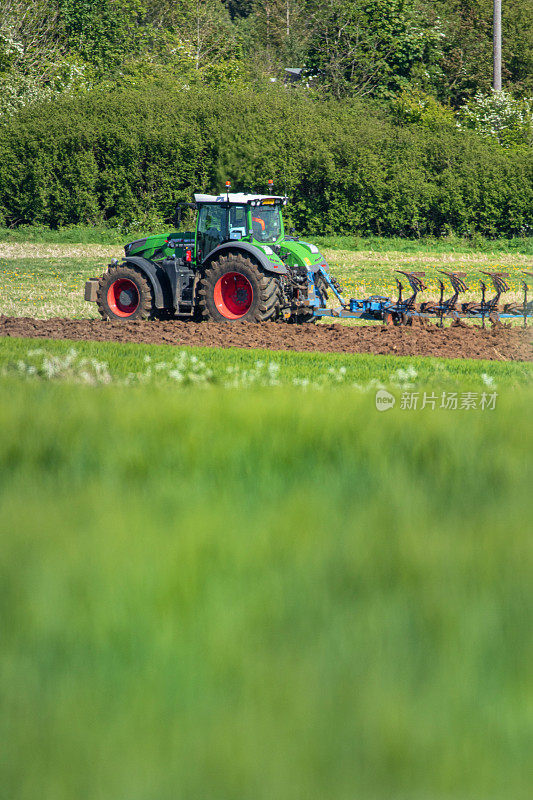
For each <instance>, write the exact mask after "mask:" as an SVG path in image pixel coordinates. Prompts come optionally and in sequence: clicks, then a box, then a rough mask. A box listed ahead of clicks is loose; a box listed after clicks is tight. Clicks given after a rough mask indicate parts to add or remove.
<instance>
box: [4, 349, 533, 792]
mask: <svg viewBox="0 0 533 800" xmlns="http://www.w3.org/2000/svg"><path fill="white" fill-rule="evenodd" d="M12 344H13V343H9V346H11V345H12ZM23 344H24V343H22V344H21V343H20V342H18V343H17V342H15V343H14V347H15V349H14V350H13V351H12V352H11V353H7V355H6V353H5V351H4V357H3V361H2V363H3V365H4V369H3V373H2V378H1V380H0V474H1V476H2V480H1V484H0V514H1V519H2V529H3V534H2V538H1V540H0V608H1V619H2V647H1V648H0V676H1V680H0V706H1V708H2V714H1V715H0V740H1V741H2V750H3V757H2V759H1V761H0V785H1V786H2V794H3V796H5V797H6V798H10V800H35V798H37V797H38V798H40V800H63V799H64V800H71V798H80V799H81V798H87V799H89V798H90V800H93V798H98V800H117V798H127V799H128V800H148V799H151V798H154V800H155V798H157V800H167V799H168V800H180V799H181V798H183V800H190V798H202V800H271V798H280V800H285V799H286V800H304V799H305V800H315V798H316V800H323V799H324V798H328V800H353V798H360V800H378V799H379V800H381V798H383V800H385V798H387V799H388V798H402V799H405V800H422V799H423V800H426V798H427V799H429V798H430V799H431V800H479V798H490V800H507V799H508V798H509V797H512V798H513V800H522V799H523V800H526V798H529V797H530V790H531V785H530V780H529V767H528V764H529V762H530V755H531V736H532V733H533V712H532V709H533V682H532V677H531V661H532V658H533V636H532V628H531V613H532V611H533V607H532V605H533V603H532V594H531V582H532V579H533V563H532V557H533V551H532V548H531V538H530V517H531V509H530V503H529V497H530V490H531V485H532V479H533V475H532V473H531V458H530V453H531V445H532V442H531V438H532V426H531V392H530V390H529V389H527V388H525V387H524V386H523V382H522V388H519V387H517V386H516V385H515V383H514V382H507V383H506V382H505V379H503V381H502V379H501V377H500V376H497V377H498V379H499V380H500V381H502V382H501V392H500V394H499V397H498V403H497V405H496V408H495V409H494V410H492V411H488V410H486V411H481V410H479V409H478V410H463V411H460V410H457V411H451V410H449V411H444V410H439V409H437V410H431V409H425V410H424V411H406V410H403V411H402V410H401V408H400V407H399V405H397V406H396V407H395V408H394V409H392V410H390V411H387V412H385V413H379V412H377V411H376V408H375V404H374V394H373V393H369V392H361V391H360V390H358V389H356V388H353V387H351V386H349V385H348V386H339V387H338V388H337V389H336V390H335V391H331V390H327V391H318V390H316V391H315V390H312V389H307V390H304V389H301V388H296V387H292V388H289V387H287V386H251V387H249V388H243V387H242V386H239V387H238V388H236V389H227V388H222V387H221V386H219V385H213V386H212V387H211V388H209V389H206V387H205V386H195V385H191V384H188V385H186V386H182V387H180V386H177V385H176V382H174V384H171V383H170V382H169V380H167V379H165V380H163V381H162V382H159V383H158V382H157V381H150V382H148V383H147V384H143V383H142V382H141V383H140V384H138V385H130V386H125V385H122V384H120V383H119V382H117V381H115V382H111V383H107V384H106V383H105V381H104V382H103V383H102V382H101V383H100V384H98V385H88V383H90V381H88V382H87V381H85V382H83V378H82V376H81V373H79V374H77V376H76V374H73V375H70V377H69V376H65V375H56V376H55V378H56V379H54V373H53V370H52V371H50V370H49V374H46V369H44V372H42V373H40V377H39V374H36V373H29V374H28V373H27V372H25V371H24V374H22V372H21V373H20V374H18V375H17V374H15V372H14V371H13V369H10V368H6V365H9V364H10V363H13V364H15V365H16V363H17V361H22V362H23V363H27V360H28V359H30V360H31V357H29V356H27V354H26V356H25V355H24V353H23V352H22V347H23ZM26 344H28V343H26ZM31 344H32V345H33V346H36V347H43V346H44V347H45V348H50V347H56V346H55V345H51V344H49V343H44V344H43V343H42V342H33V343H31ZM66 344H67V343H61V346H65V345H66ZM111 347H114V348H115V351H117V352H118V348H117V346H116V345H112V346H111ZM123 347H124V346H123ZM94 348H99V349H98V350H96V349H94V350H93V353H92V355H93V356H94V357H96V355H98V357H99V358H100V359H102V357H103V355H104V353H103V350H104V349H105V348H104V345H100V344H98V345H96V344H95V345H94ZM100 348H101V349H100ZM159 349H160V350H162V349H163V348H159ZM139 351H140V353H142V358H139V357H138V356H136V355H135V352H134V348H133V346H132V347H130V346H126V347H124V353H125V361H126V363H125V364H123V372H122V373H121V374H122V375H124V374H125V373H126V374H127V373H128V372H129V371H130V370H131V369H135V368H138V367H140V366H141V363H143V364H144V365H145V366H144V367H142V369H145V368H146V363H147V362H145V361H144V356H145V355H147V354H148V353H147V351H146V349H144V351H143V348H142V347H141V348H139ZM151 355H152V356H155V353H154V351H152V353H151ZM158 357H159V356H158ZM207 357H208V356H207V355H204V358H205V359H207ZM25 358H26V362H25V361H24V359H25ZM107 358H108V361H109V363H111V362H112V357H111V355H110V354H109V353H108V354H107ZM287 358H289V360H290V357H289V356H287ZM136 359H137V360H136ZM355 360H356V359H354V362H355ZM357 360H359V363H361V364H362V365H363V367H364V361H365V360H364V359H357ZM117 363H118V359H117ZM395 363H398V362H395ZM380 364H381V368H382V370H383V373H382V374H384V372H385V371H386V370H387V369H390V366H389V365H388V366H387V367H385V359H383V360H382V361H381V362H380ZM56 366H57V365H56ZM293 366H294V364H293ZM492 366H494V367H495V369H501V370H504V369H506V368H508V365H492ZM363 367H362V369H363ZM363 371H364V370H363ZM354 375H355V373H354ZM66 377H69V379H68V380H67V379H65V378H66ZM359 377H361V375H359ZM76 380H77V381H78V382H76ZM193 383H194V381H193Z"/></svg>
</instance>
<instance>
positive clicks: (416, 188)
mask: <svg viewBox="0 0 533 800" xmlns="http://www.w3.org/2000/svg"><path fill="white" fill-rule="evenodd" d="M237 122H238V126H237V124H236V123H237ZM226 177H229V178H231V179H232V182H233V186H234V188H236V189H249V188H261V187H262V186H264V185H265V183H266V180H267V178H269V177H273V178H274V180H275V181H276V185H277V186H279V188H280V190H286V191H287V192H288V193H289V194H290V195H293V196H294V203H293V204H291V206H290V207H289V209H290V210H289V214H290V215H292V219H291V218H290V219H289V224H295V225H296V227H297V228H298V230H299V231H301V232H308V233H315V234H319V233H325V234H327V233H352V232H359V233H362V234H379V235H382V234H385V235H391V234H400V235H404V236H415V237H417V236H420V235H424V234H435V235H441V234H445V233H450V232H456V233H459V234H463V235H470V234H472V233H473V232H474V231H478V232H480V233H483V234H485V235H488V236H494V235H502V234H503V235H513V234H518V235H520V234H522V235H523V234H526V233H527V232H528V230H529V228H528V225H530V224H531V219H532V218H533V159H532V156H531V152H530V151H529V150H520V149H518V150H513V149H510V150H505V149H503V148H501V147H500V146H499V145H498V143H497V142H493V141H490V140H485V139H484V138H482V137H479V136H478V135H477V134H475V133H474V132H469V131H465V132H461V131H458V130H456V129H455V128H454V127H451V126H450V125H448V124H438V125H435V126H431V127H429V128H428V127H427V126H426V125H425V124H420V123H417V122H414V123H411V124H408V125H403V126H401V127H399V126H397V125H396V124H394V120H393V119H392V118H391V117H390V116H389V115H387V114H385V113H384V112H383V111H382V110H381V109H380V108H379V107H378V106H376V105H372V104H370V103H369V102H368V101H365V103H364V104H362V102H354V101H345V102H340V103H339V102H335V101H331V102H330V101H325V102H323V103H320V104H318V103H315V102H313V101H311V100H310V99H309V98H307V97H305V96H303V97H300V96H299V95H297V94H294V93H290V92H289V93H287V92H285V91H279V90H278V89H276V87H275V86H274V87H271V88H265V89H263V90H261V91H259V90H252V89H242V88H240V87H239V86H236V87H234V88H228V89H226V90H225V91H224V92H219V91H218V90H205V89H204V90H198V91H195V92H192V91H190V92H183V91H179V92H175V91H174V92H172V91H170V89H168V88H167V89H165V90H163V89H161V90H157V89H155V88H154V87H151V88H150V89H147V90H145V91H144V92H143V91H141V90H139V89H138V88H137V89H135V90H115V91H112V92H108V93H105V94H103V93H89V94H87V95H81V96H80V97H78V98H77V100H76V102H73V101H72V100H67V99H64V100H61V99H58V100H56V101H55V102H54V103H52V104H45V105H42V106H37V107H34V108H27V109H25V110H23V111H22V112H20V113H19V114H18V115H17V116H16V117H14V118H12V120H11V122H10V125H9V126H8V127H3V128H1V127H0V216H3V217H4V219H5V221H6V222H7V224H10V225H12V224H19V223H29V222H33V223H42V224H48V225H52V226H58V225H63V224H72V223H79V222H102V221H109V222H111V223H113V224H117V225H144V226H148V225H152V224H154V223H156V222H158V221H161V220H162V219H167V220H169V219H170V218H171V217H172V214H173V211H174V207H175V204H176V202H177V201H179V200H186V199H189V198H190V196H191V194H192V193H193V192H194V191H202V190H204V191H208V190H218V189H219V188H220V186H221V185H222V183H223V180H224V179H225V178H226Z"/></svg>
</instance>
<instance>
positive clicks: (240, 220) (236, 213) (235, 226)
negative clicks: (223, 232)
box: [229, 206, 248, 239]
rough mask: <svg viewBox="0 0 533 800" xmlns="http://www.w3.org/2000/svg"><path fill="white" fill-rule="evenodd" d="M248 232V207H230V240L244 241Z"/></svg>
mask: <svg viewBox="0 0 533 800" xmlns="http://www.w3.org/2000/svg"><path fill="white" fill-rule="evenodd" d="M247 232H248V226H247V224H246V206H230V209H229V238H230V239H244V237H245V236H246V234H247Z"/></svg>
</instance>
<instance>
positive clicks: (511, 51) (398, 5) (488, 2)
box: [0, 0, 533, 112]
mask: <svg viewBox="0 0 533 800" xmlns="http://www.w3.org/2000/svg"><path fill="white" fill-rule="evenodd" d="M503 34H504V35H503V79H504V86H505V88H506V89H507V91H509V92H511V93H512V94H514V95H515V96H527V95H528V94H529V95H530V94H531V91H532V88H533V4H532V3H531V0H506V3H505V8H504V18H503ZM491 48H492V0H3V1H2V3H1V4H0V88H1V90H2V92H1V93H2V96H3V98H4V99H3V102H2V103H1V104H0V112H1V111H2V108H3V109H4V111H6V110H8V111H9V110H11V111H12V110H14V109H16V108H18V107H20V106H21V105H24V104H27V103H31V102H33V101H34V100H35V99H43V98H46V97H48V96H53V95H55V94H57V93H61V92H70V93H76V92H79V91H85V90H88V89H94V88H95V87H101V88H103V89H110V88H113V87H115V86H128V85H146V83H159V84H161V83H162V82H163V83H164V82H165V81H168V80H173V81H174V82H178V83H179V84H180V85H182V86H184V87H190V86H195V85H197V84H202V85H211V86H221V85H225V84H227V83H235V82H241V83H242V84H247V85H250V84H255V83H257V82H258V81H259V82H261V81H271V82H273V81H282V80H283V76H284V69H285V68H286V67H299V68H303V70H304V72H303V78H302V81H303V83H304V84H305V85H306V86H308V87H309V88H310V90H312V91H313V92H315V93H317V94H319V95H320V96H322V97H334V98H339V99H340V98H344V97H371V98H376V99H379V100H381V101H387V100H389V99H390V98H395V97H396V96H397V95H398V94H399V93H402V92H414V93H415V94H418V95H424V96H430V97H432V98H434V99H435V100H437V101H438V102H440V103H442V104H443V105H445V106H449V107H451V108H458V107H460V106H461V105H462V104H464V103H465V102H467V101H468V100H469V99H471V98H473V97H475V96H476V95H479V94H480V93H487V92H488V91H489V89H490V85H491Z"/></svg>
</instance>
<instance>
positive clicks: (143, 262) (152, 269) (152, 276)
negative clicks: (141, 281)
mask: <svg viewBox="0 0 533 800" xmlns="http://www.w3.org/2000/svg"><path fill="white" fill-rule="evenodd" d="M124 263H126V264H131V265H132V266H134V267H137V269H140V270H141V272H142V273H143V274H144V275H146V277H147V278H148V280H149V281H150V285H151V287H152V289H153V290H154V300H155V307H156V308H166V303H165V297H164V287H163V285H162V284H161V279H160V277H159V275H158V271H159V272H160V270H158V269H157V267H156V266H155V264H153V263H152V262H151V261H148V259H147V258H142V256H126V258H125V259H124Z"/></svg>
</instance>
